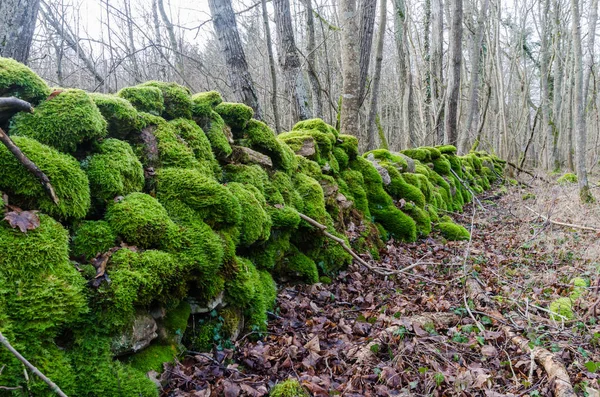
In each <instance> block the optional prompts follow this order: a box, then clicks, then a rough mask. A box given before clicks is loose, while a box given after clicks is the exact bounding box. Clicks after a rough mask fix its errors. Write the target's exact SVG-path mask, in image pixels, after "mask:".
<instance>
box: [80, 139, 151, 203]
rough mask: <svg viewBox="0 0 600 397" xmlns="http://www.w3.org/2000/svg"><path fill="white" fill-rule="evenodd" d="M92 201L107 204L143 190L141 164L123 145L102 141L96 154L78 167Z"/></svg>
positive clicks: (116, 142)
mask: <svg viewBox="0 0 600 397" xmlns="http://www.w3.org/2000/svg"><path fill="white" fill-rule="evenodd" d="M82 168H83V169H84V170H85V171H86V173H87V175H88V178H89V181H90V188H91V192H92V195H93V197H94V199H96V200H98V201H99V202H101V203H107V202H108V201H110V200H112V199H113V198H115V197H116V196H125V195H127V194H129V193H133V192H139V191H141V190H142V189H143V188H144V170H143V168H142V163H140V161H139V160H138V159H137V157H136V156H135V154H134V153H133V149H131V146H129V144H128V143H127V142H124V141H120V140H118V139H113V138H111V139H106V140H104V141H102V142H101V143H100V144H98V146H97V151H96V154H94V155H92V156H90V157H89V158H88V159H86V160H85V161H84V162H83V163H82Z"/></svg>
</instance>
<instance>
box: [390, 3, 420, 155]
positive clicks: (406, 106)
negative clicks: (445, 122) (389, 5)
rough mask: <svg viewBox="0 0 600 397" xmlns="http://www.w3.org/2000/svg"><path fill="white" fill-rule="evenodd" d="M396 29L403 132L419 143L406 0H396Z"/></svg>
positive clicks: (410, 139) (409, 142)
mask: <svg viewBox="0 0 600 397" xmlns="http://www.w3.org/2000/svg"><path fill="white" fill-rule="evenodd" d="M394 30H395V39H396V52H397V53H398V74H399V77H400V106H401V109H402V115H401V117H402V133H403V134H404V136H407V137H408V146H409V147H415V146H418V145H419V139H418V136H417V134H416V131H415V128H414V121H413V109H414V104H413V88H412V72H411V70H410V57H409V52H408V48H407V45H406V40H407V37H406V31H407V26H406V3H405V0H394Z"/></svg>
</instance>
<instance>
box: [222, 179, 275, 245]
mask: <svg viewBox="0 0 600 397" xmlns="http://www.w3.org/2000/svg"><path fill="white" fill-rule="evenodd" d="M250 187H252V186H251V185H246V187H245V186H244V185H242V184H241V183H237V182H232V183H228V184H227V188H228V189H229V191H231V192H232V193H233V195H234V196H235V197H236V198H237V199H238V201H239V203H240V206H241V209H242V212H241V214H242V215H241V218H240V223H239V228H240V232H241V235H240V244H241V245H243V246H250V245H252V244H254V243H256V242H257V241H265V240H267V239H268V238H269V234H270V232H271V217H270V216H269V214H267V212H266V211H265V210H264V208H263V205H261V202H260V201H259V200H260V199H259V198H257V197H256V195H257V194H260V192H258V190H256V191H255V192H252V190H251V189H250ZM263 200H264V198H263Z"/></svg>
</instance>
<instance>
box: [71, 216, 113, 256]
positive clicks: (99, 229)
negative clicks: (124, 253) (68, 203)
mask: <svg viewBox="0 0 600 397" xmlns="http://www.w3.org/2000/svg"><path fill="white" fill-rule="evenodd" d="M71 240H72V241H71V255H72V256H75V257H82V258H84V259H86V260H90V259H92V258H95V257H96V255H98V254H101V253H104V252H107V251H108V250H109V249H111V248H112V247H114V246H115V243H116V240H117V234H116V233H115V232H114V231H113V230H112V228H111V227H110V225H109V224H108V222H106V221H83V222H81V223H80V224H79V225H77V227H76V228H75V232H74V233H73V237H72V239H71Z"/></svg>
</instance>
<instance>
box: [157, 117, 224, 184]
mask: <svg viewBox="0 0 600 397" xmlns="http://www.w3.org/2000/svg"><path fill="white" fill-rule="evenodd" d="M169 124H171V125H172V126H173V128H174V129H175V133H176V134H177V136H178V137H179V138H181V139H183V140H184V141H185V144H186V145H187V146H188V147H189V148H190V149H192V151H193V152H194V156H195V157H196V160H198V161H199V162H203V163H206V164H207V166H206V167H205V168H209V169H212V171H213V172H214V173H215V175H219V174H220V167H219V164H218V163H217V161H216V160H215V155H214V153H213V152H212V148H211V145H210V141H209V140H208V138H207V137H206V135H205V134H204V131H202V128H200V127H199V126H198V124H196V123H195V122H193V121H192V120H186V119H175V120H172V121H170V122H169Z"/></svg>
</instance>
